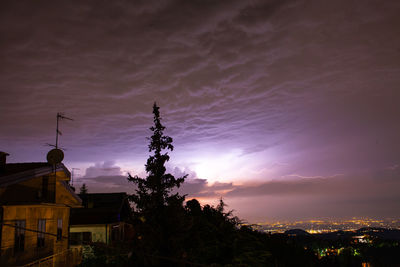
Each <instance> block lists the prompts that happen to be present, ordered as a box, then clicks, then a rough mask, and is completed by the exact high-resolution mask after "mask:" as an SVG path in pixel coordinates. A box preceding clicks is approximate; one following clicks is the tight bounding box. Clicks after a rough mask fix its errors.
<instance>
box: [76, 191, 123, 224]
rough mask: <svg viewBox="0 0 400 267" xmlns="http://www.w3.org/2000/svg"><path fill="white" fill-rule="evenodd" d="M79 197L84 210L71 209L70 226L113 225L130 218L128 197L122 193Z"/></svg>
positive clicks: (81, 195) (80, 195)
mask: <svg viewBox="0 0 400 267" xmlns="http://www.w3.org/2000/svg"><path fill="white" fill-rule="evenodd" d="M79 197H80V198H81V199H82V205H83V206H84V208H74V209H71V219H70V222H71V225H79V224H104V223H115V222H119V221H123V220H125V219H127V218H128V217H129V216H130V212H131V211H130V206H129V202H128V200H127V197H128V195H127V194H126V193H124V192H122V193H92V194H89V193H88V194H79Z"/></svg>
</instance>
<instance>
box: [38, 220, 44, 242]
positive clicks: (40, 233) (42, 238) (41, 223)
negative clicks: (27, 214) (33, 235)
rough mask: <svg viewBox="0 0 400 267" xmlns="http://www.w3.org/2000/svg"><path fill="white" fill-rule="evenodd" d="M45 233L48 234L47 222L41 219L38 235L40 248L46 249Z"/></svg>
mask: <svg viewBox="0 0 400 267" xmlns="http://www.w3.org/2000/svg"><path fill="white" fill-rule="evenodd" d="M45 232H46V220H45V219H40V220H38V233H37V247H38V248H42V247H44V239H45Z"/></svg>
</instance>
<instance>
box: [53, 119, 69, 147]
mask: <svg viewBox="0 0 400 267" xmlns="http://www.w3.org/2000/svg"><path fill="white" fill-rule="evenodd" d="M60 119H67V120H70V121H73V119H71V118H68V117H65V116H64V114H63V113H61V112H57V128H56V149H58V136H59V135H62V133H61V132H60V131H59V130H58V121H59V120H60Z"/></svg>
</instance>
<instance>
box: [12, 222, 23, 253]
mask: <svg viewBox="0 0 400 267" xmlns="http://www.w3.org/2000/svg"><path fill="white" fill-rule="evenodd" d="M24 246H25V220H19V221H15V235H14V252H21V251H24Z"/></svg>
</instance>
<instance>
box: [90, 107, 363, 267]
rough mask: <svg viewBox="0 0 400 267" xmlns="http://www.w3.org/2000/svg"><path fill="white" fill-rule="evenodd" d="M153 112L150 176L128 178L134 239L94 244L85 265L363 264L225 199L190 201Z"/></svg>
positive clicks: (169, 142)
mask: <svg viewBox="0 0 400 267" xmlns="http://www.w3.org/2000/svg"><path fill="white" fill-rule="evenodd" d="M153 114H154V126H153V127H151V128H150V130H151V131H152V132H153V134H152V136H151V137H150V138H148V139H149V141H150V143H149V146H148V148H149V152H152V154H151V155H150V156H149V158H148V160H147V163H146V165H145V167H146V172H147V177H146V178H141V177H138V176H131V175H129V177H128V180H129V181H130V182H132V183H134V184H135V185H136V187H137V189H136V192H135V194H133V195H132V196H131V197H130V200H131V201H132V204H133V206H134V208H133V216H132V218H131V219H130V221H129V223H131V224H132V225H133V226H134V229H135V235H134V238H133V239H132V240H130V241H129V242H126V243H123V244H113V245H112V246H105V245H102V246H101V245H95V246H93V257H90V258H86V259H85V260H84V261H83V263H82V265H83V266H274V267H278V266H361V263H362V259H361V258H360V257H359V255H354V253H350V252H351V251H350V252H347V251H343V253H342V254H341V256H340V257H339V255H338V256H337V257H339V258H336V257H324V258H322V259H321V258H319V257H318V255H317V254H316V253H315V252H316V247H317V248H318V242H317V243H315V242H314V243H313V241H310V239H309V238H303V239H301V238H300V239H299V238H297V239H296V238H290V237H289V236H288V235H284V234H281V235H279V234H267V233H263V232H260V231H256V230H253V229H252V228H251V227H250V226H247V225H245V224H243V223H242V222H241V221H240V219H239V218H237V217H234V216H233V215H232V212H231V211H227V210H226V207H225V206H226V205H225V203H224V202H223V200H222V199H221V200H220V203H219V205H217V206H216V207H214V206H210V205H204V206H201V205H200V203H199V202H198V201H197V200H196V199H192V200H189V201H187V202H186V203H185V196H182V195H180V194H179V193H174V192H176V190H175V189H177V188H179V187H180V185H181V184H182V183H183V182H184V180H185V178H186V176H184V177H179V178H175V177H174V176H173V175H171V174H169V173H166V168H165V163H166V162H167V161H168V160H169V155H168V152H165V151H168V150H170V151H172V150H173V148H174V147H173V145H172V138H171V137H169V136H166V135H164V133H163V131H164V129H165V127H164V126H163V125H162V123H161V117H160V112H159V107H158V106H157V105H156V104H154V106H153ZM322 243H323V242H322ZM322 243H321V244H322Z"/></svg>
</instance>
